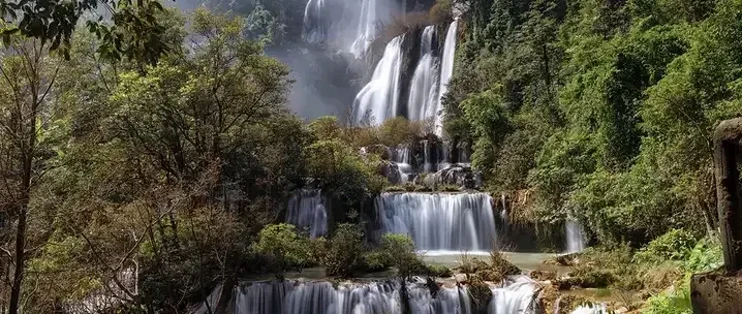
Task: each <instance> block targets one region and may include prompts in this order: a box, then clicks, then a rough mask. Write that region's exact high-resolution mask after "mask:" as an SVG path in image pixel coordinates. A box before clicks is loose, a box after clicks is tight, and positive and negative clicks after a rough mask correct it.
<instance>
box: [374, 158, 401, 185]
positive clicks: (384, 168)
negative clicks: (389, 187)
mask: <svg viewBox="0 0 742 314" xmlns="http://www.w3.org/2000/svg"><path fill="white" fill-rule="evenodd" d="M379 174H381V175H382V176H384V177H386V179H387V180H389V182H390V183H391V184H402V183H404V182H405V181H406V180H405V177H406V175H405V174H404V173H402V171H400V170H399V165H398V164H397V163H395V162H391V161H384V162H383V163H382V164H381V166H380V168H379Z"/></svg>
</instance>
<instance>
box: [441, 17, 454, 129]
mask: <svg viewBox="0 0 742 314" xmlns="http://www.w3.org/2000/svg"><path fill="white" fill-rule="evenodd" d="M458 26H459V20H458V19H456V20H454V21H453V23H451V26H449V27H448V33H447V34H446V41H445V42H444V45H445V46H444V47H443V56H442V59H443V62H442V64H441V76H440V81H439V86H438V100H437V101H436V108H435V112H436V115H435V130H436V134H438V135H440V134H443V123H442V119H441V111H442V110H443V106H442V103H443V97H444V96H446V93H447V92H448V83H449V82H450V81H451V76H452V75H453V63H454V57H455V55H456V32H457V31H458Z"/></svg>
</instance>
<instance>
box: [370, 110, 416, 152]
mask: <svg viewBox="0 0 742 314" xmlns="http://www.w3.org/2000/svg"><path fill="white" fill-rule="evenodd" d="M419 129H420V128H419V127H418V126H417V124H416V123H415V122H410V121H409V120H407V119H405V118H403V117H396V118H392V119H389V120H386V121H384V124H382V125H381V126H380V127H379V133H380V140H381V143H382V144H384V145H387V146H389V147H395V146H397V145H400V144H405V143H410V142H412V141H413V140H414V139H415V137H416V136H419V135H420V130H419Z"/></svg>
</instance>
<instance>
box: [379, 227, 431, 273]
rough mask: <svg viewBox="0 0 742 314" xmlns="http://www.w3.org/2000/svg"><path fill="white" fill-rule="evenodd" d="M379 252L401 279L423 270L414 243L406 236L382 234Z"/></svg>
mask: <svg viewBox="0 0 742 314" xmlns="http://www.w3.org/2000/svg"><path fill="white" fill-rule="evenodd" d="M380 250H381V251H382V252H383V254H384V255H385V256H386V258H387V260H388V261H389V265H391V266H393V267H396V268H397V272H398V274H399V276H401V277H403V278H407V277H409V276H410V275H412V274H413V273H415V272H420V270H421V269H424V268H425V267H424V264H422V261H421V260H420V257H419V256H418V255H417V253H415V242H413V241H412V238H410V237H409V236H408V235H404V234H384V235H383V236H382V238H381V247H380Z"/></svg>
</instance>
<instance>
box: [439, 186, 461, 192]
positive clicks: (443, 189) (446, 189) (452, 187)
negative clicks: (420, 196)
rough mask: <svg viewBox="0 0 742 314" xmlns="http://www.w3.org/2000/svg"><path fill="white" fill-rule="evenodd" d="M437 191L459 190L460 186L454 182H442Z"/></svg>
mask: <svg viewBox="0 0 742 314" xmlns="http://www.w3.org/2000/svg"><path fill="white" fill-rule="evenodd" d="M438 191H441V192H461V187H460V186H458V185H455V184H444V185H440V186H438Z"/></svg>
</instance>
